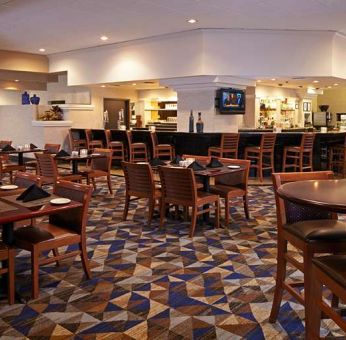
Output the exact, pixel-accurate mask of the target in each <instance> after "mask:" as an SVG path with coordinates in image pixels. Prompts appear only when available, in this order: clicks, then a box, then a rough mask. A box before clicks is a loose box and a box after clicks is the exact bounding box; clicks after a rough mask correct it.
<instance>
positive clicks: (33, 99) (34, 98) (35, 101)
mask: <svg viewBox="0 0 346 340" xmlns="http://www.w3.org/2000/svg"><path fill="white" fill-rule="evenodd" d="M30 102H31V104H33V105H38V104H39V103H40V97H37V96H36V94H34V95H33V96H32V97H31V98H30Z"/></svg>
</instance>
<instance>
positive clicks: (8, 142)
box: [0, 140, 12, 150]
mask: <svg viewBox="0 0 346 340" xmlns="http://www.w3.org/2000/svg"><path fill="white" fill-rule="evenodd" d="M6 145H12V141H11V140H0V150H1V149H2V148H3V147H5V146H6Z"/></svg>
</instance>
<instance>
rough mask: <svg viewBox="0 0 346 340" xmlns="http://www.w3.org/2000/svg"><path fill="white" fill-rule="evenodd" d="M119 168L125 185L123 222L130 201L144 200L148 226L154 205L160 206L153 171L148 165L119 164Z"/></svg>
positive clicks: (159, 194)
mask: <svg viewBox="0 0 346 340" xmlns="http://www.w3.org/2000/svg"><path fill="white" fill-rule="evenodd" d="M121 166H122V168H123V171H124V176H125V185H126V191H125V207H124V213H123V220H124V221H125V220H126V218H127V214H128V211H129V205H130V202H131V201H133V200H134V199H136V200H137V199H141V198H146V199H148V204H149V212H148V225H150V224H151V221H152V219H153V214H154V208H155V205H156V204H158V205H159V206H160V202H161V190H160V189H159V188H158V187H157V186H156V185H155V181H154V175H153V170H152V168H151V166H150V164H149V163H130V162H121ZM131 197H133V199H131Z"/></svg>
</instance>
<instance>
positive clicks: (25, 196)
mask: <svg viewBox="0 0 346 340" xmlns="http://www.w3.org/2000/svg"><path fill="white" fill-rule="evenodd" d="M45 197H50V193H49V192H47V191H45V190H43V189H42V188H40V187H39V186H37V185H36V184H32V185H30V186H29V187H28V188H27V189H26V190H25V191H23V192H22V193H21V194H20V195H19V196H18V197H17V201H23V202H24V203H25V202H29V201H34V200H38V199H41V198H45Z"/></svg>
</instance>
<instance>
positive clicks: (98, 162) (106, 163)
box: [91, 148, 113, 172]
mask: <svg viewBox="0 0 346 340" xmlns="http://www.w3.org/2000/svg"><path fill="white" fill-rule="evenodd" d="M94 153H99V154H100V155H102V156H105V157H102V158H92V159H91V169H93V170H101V171H105V172H110V171H111V167H112V154H113V151H112V150H110V149H101V148H96V149H94Z"/></svg>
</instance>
